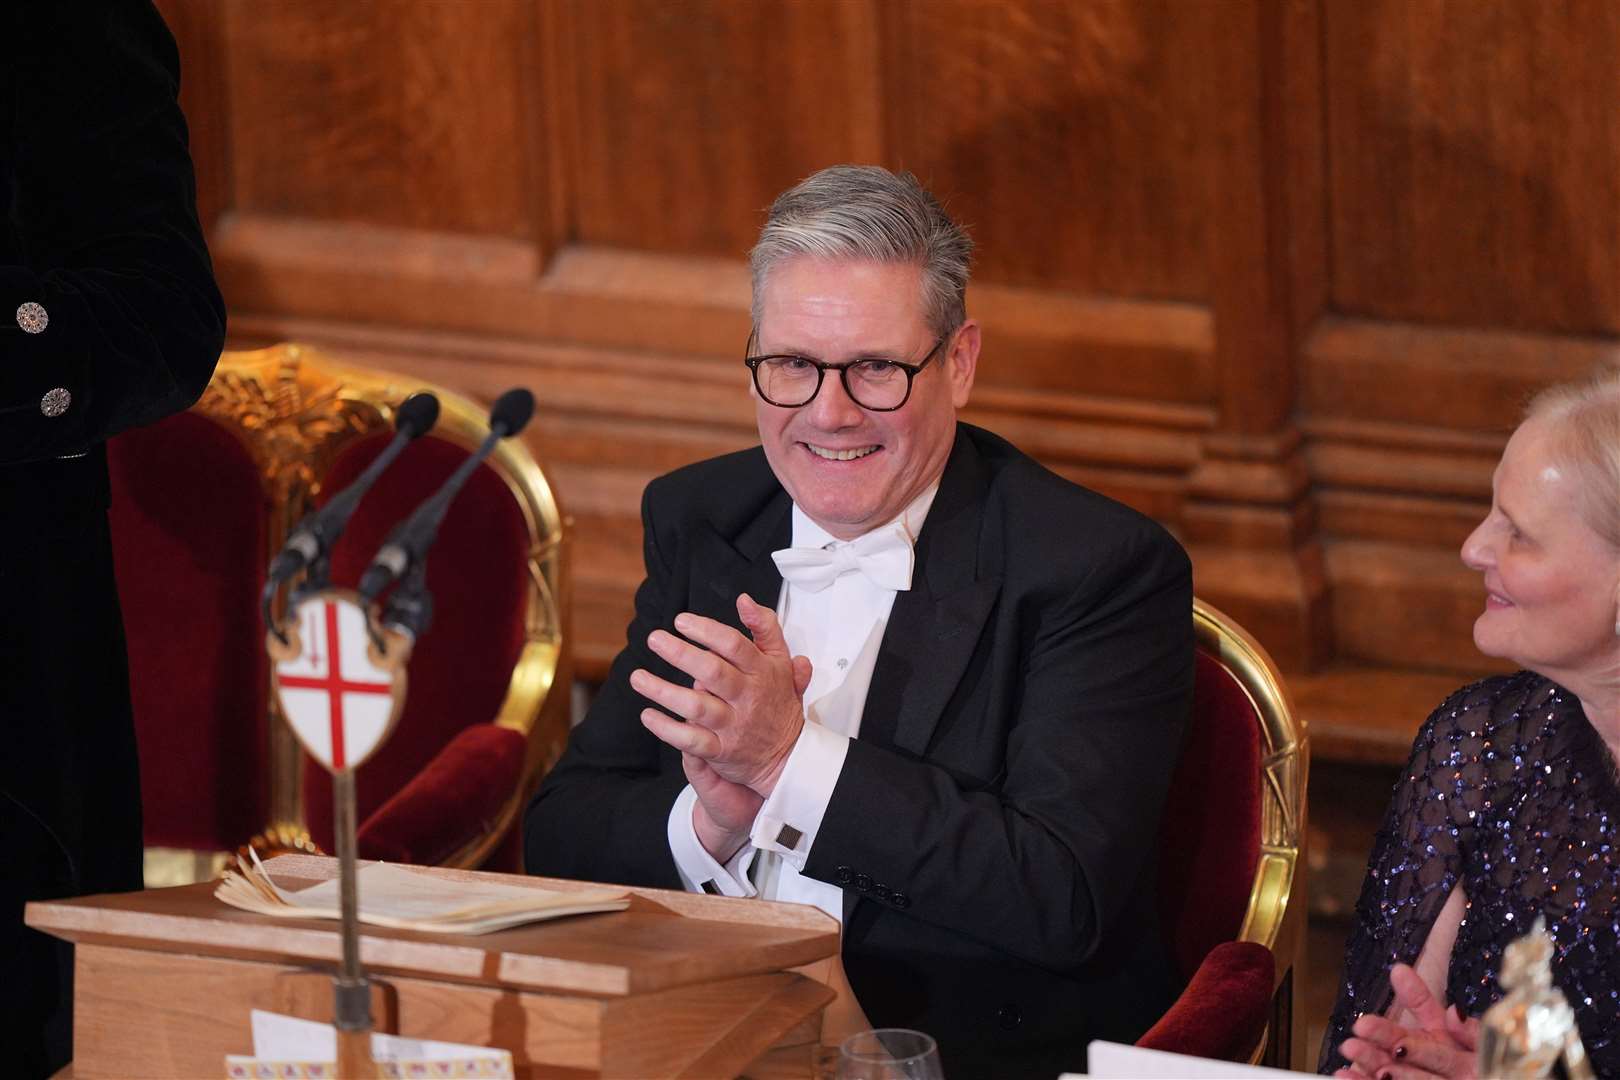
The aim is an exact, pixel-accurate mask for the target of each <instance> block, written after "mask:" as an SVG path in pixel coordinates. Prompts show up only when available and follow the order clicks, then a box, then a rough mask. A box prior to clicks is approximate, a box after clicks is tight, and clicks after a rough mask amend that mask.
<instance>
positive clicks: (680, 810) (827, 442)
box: [525, 166, 1193, 1078]
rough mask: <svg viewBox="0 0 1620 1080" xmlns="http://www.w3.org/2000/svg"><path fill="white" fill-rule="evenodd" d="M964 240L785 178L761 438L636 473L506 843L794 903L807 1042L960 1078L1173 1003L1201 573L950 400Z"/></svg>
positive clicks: (1007, 1066) (964, 328) (1147, 1020)
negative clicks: (644, 478) (617, 541)
mask: <svg viewBox="0 0 1620 1080" xmlns="http://www.w3.org/2000/svg"><path fill="white" fill-rule="evenodd" d="M969 247H970V245H969V242H968V240H967V238H966V236H965V235H964V234H963V233H962V232H961V230H960V229H959V228H958V227H957V226H956V225H955V224H954V223H952V222H951V221H950V220H949V219H948V218H947V217H946V215H945V214H944V211H943V210H942V209H941V208H940V207H939V205H938V203H937V202H935V201H934V199H933V197H932V196H930V195H928V194H927V192H925V191H923V190H922V189H921V188H920V186H919V185H917V182H916V180H915V179H914V178H912V177H910V176H909V175H901V176H895V175H894V174H891V173H888V172H886V171H885V170H882V169H876V168H860V167H853V166H840V167H835V168H833V169H828V170H824V171H823V172H822V173H818V174H817V175H816V176H814V177H811V178H810V179H809V180H806V181H805V182H804V183H803V184H801V185H800V186H799V187H798V188H796V189H794V190H792V191H790V192H788V193H786V194H785V195H783V196H782V197H781V198H780V199H778V200H777V203H776V205H775V206H774V207H773V208H772V211H771V216H770V220H769V222H768V223H767V225H766V229H765V232H764V234H762V237H761V241H760V244H759V245H758V246H757V247H756V248H755V251H754V270H755V293H754V299H755V313H754V314H755V327H756V330H755V335H754V337H753V338H752V339H751V342H750V345H751V352H752V354H753V355H752V356H751V357H750V359H749V366H750V367H752V368H753V369H754V394H755V400H756V416H757V420H758V423H759V430H760V438H761V443H762V445H761V446H759V447H756V448H754V449H751V450H746V451H742V452H740V453H735V454H730V455H727V456H725V457H720V458H716V459H713V460H710V461H705V462H700V463H698V464H696V465H691V466H688V467H687V468H684V469H681V470H679V471H677V472H675V473H672V474H670V475H668V476H664V477H661V478H659V479H657V480H655V481H653V483H651V484H649V485H648V487H647V491H646V496H645V498H644V500H643V503H642V520H643V528H644V545H645V553H646V567H647V577H646V580H645V581H644V582H643V584H642V585H641V588H640V589H639V590H638V591H637V593H636V612H635V621H634V622H633V623H632V624H631V626H630V628H629V640H628V642H627V644H626V647H625V649H624V651H623V652H621V653H620V654H619V656H618V658H617V659H616V660H615V661H614V663H613V667H612V670H611V672H610V674H609V676H608V681H607V683H606V685H605V686H604V687H603V689H602V692H601V694H600V695H599V696H598V697H597V699H596V701H595V702H594V703H593V705H592V707H591V709H590V712H589V714H588V715H587V716H586V718H585V720H584V722H583V723H582V724H581V725H580V726H579V727H578V728H576V729H575V731H574V733H573V736H572V738H571V739H570V742H569V746H568V749H567V751H566V752H565V754H564V755H563V758H562V760H561V761H560V762H559V763H558V764H557V766H556V767H555V768H554V769H553V770H552V771H551V773H550V774H549V775H548V776H547V777H546V779H545V781H544V783H543V784H542V786H541V789H540V791H539V793H538V794H537V796H536V797H535V799H534V801H533V802H532V803H531V805H530V807H529V809H528V812H527V816H526V821H525V858H526V864H527V868H528V870H529V871H530V872H531V873H537V874H547V875H551V876H557V877H570V878H582V879H592V880H600V881H610V882H623V883H629V884H640V885H651V886H663V887H668V888H677V889H678V888H686V889H690V890H702V891H705V892H710V893H716V892H718V893H725V894H727V895H733V896H763V897H767V898H772V899H779V900H783V899H786V900H794V901H798V902H806V903H814V904H816V905H817V906H819V907H821V908H822V909H823V910H824V911H826V912H827V913H828V914H830V915H832V916H833V917H834V918H837V919H838V920H839V921H840V922H841V924H842V927H843V944H842V950H841V953H842V960H843V969H844V972H845V973H846V974H847V978H848V983H849V986H850V987H852V988H853V991H854V999H855V1000H854V1001H850V1000H849V999H848V998H847V997H841V998H840V1000H839V1002H838V1003H837V1004H838V1006H839V1007H840V1008H839V1011H840V1012H842V1013H844V1015H843V1016H841V1017H840V1018H839V1022H840V1024H843V1025H845V1026H842V1028H841V1031H838V1032H833V1031H832V1030H831V1029H832V1025H833V1018H832V1017H831V1016H829V1018H828V1023H827V1024H824V1027H823V1032H822V1034H823V1038H824V1039H826V1040H829V1041H831V1040H833V1039H836V1038H837V1037H838V1036H839V1034H843V1033H847V1032H849V1031H851V1030H858V1029H859V1027H861V1026H864V1025H867V1024H870V1025H875V1026H898V1027H912V1028H919V1029H921V1030H923V1031H926V1032H928V1033H929V1034H931V1035H933V1036H934V1037H935V1038H936V1039H937V1040H938V1042H939V1047H940V1053H941V1056H942V1058H943V1064H944V1068H945V1071H946V1073H947V1075H951V1076H962V1077H967V1076H997V1077H1019V1076H1038V1077H1045V1078H1050V1077H1051V1076H1053V1075H1055V1074H1056V1073H1058V1072H1060V1071H1062V1070H1063V1069H1066V1068H1067V1069H1074V1068H1079V1067H1082V1066H1083V1065H1084V1062H1085V1046H1086V1044H1087V1042H1088V1041H1089V1040H1090V1039H1093V1038H1106V1039H1112V1040H1115V1041H1125V1042H1130V1041H1133V1040H1134V1039H1136V1038H1137V1037H1138V1036H1140V1035H1141V1034H1142V1032H1143V1031H1144V1030H1146V1028H1147V1027H1149V1026H1150V1025H1151V1024H1152V1023H1153V1022H1154V1021H1155V1020H1157V1019H1158V1017H1159V1016H1160V1015H1161V1014H1162V1013H1163V1012H1164V1010H1165V1009H1166V1008H1168V1006H1169V1005H1170V1003H1171V1002H1172V1000H1173V999H1174V995H1175V989H1176V988H1175V986H1174V981H1175V980H1174V976H1173V974H1172V973H1171V969H1170V965H1169V962H1168V958H1167V955H1166V952H1165V949H1164V946H1163V941H1162V939H1161V936H1160V930H1159V926H1158V917H1157V905H1156V903H1155V881H1154V866H1155V862H1156V858H1157V846H1156V837H1157V829H1158V819H1159V815H1160V813H1161V810H1162V805H1163V800H1164V796H1165V792H1166V789H1167V788H1168V785H1169V781H1170V775H1171V771H1172V769H1173V767H1174V765H1175V762H1176V758H1177V753H1178V747H1179V745H1180V739H1181V736H1182V733H1183V731H1184V729H1185V726H1186V722H1187V715H1188V707H1189V703H1190V700H1191V692H1192V675H1193V651H1192V580H1191V572H1190V567H1189V564H1188V560H1187V556H1186V554H1185V553H1184V552H1183V551H1182V549H1181V547H1180V545H1179V544H1177V543H1176V541H1175V540H1174V539H1172V538H1171V537H1170V535H1169V534H1168V533H1166V532H1165V531H1164V530H1163V529H1162V528H1160V527H1159V526H1158V525H1156V524H1155V523H1154V522H1152V521H1150V520H1148V519H1147V518H1145V517H1143V516H1142V515H1140V514H1138V513H1136V512H1134V511H1132V510H1130V509H1128V508H1126V507H1124V506H1121V505H1120V504H1118V503H1115V502H1113V501H1111V500H1109V499H1107V498H1104V497H1103V496H1101V495H1098V494H1096V493H1095V492H1091V491H1087V490H1086V489H1084V488H1081V487H1079V486H1078V485H1075V484H1073V483H1071V482H1069V481H1067V480H1064V479H1062V478H1061V477H1058V476H1056V475H1054V474H1053V473H1051V472H1049V471H1048V470H1046V469H1045V468H1043V467H1042V466H1041V465H1039V464H1038V463H1036V462H1035V461H1033V460H1032V459H1030V458H1029V457H1027V456H1026V455H1024V454H1023V453H1021V452H1019V451H1018V450H1017V449H1016V448H1015V447H1013V446H1012V445H1011V444H1009V443H1008V442H1006V441H1005V440H1003V439H1001V438H999V437H997V436H996V435H993V434H991V433H990V432H988V431H984V430H982V429H979V428H976V427H972V426H969V425H966V424H959V423H958V421H957V410H958V409H959V408H961V407H962V405H964V404H965V402H966V400H967V396H968V392H969V390H970V389H971V387H972V383H973V375H974V371H975V364H976V361H977V358H978V353H979V328H978V325H977V324H976V323H975V322H973V321H972V320H970V319H967V318H966V316H965V312H964V309H963V290H964V289H965V286H966V279H967V253H968V250H969ZM741 374H742V373H741V371H739V375H741ZM680 377H682V376H680V375H678V374H675V373H672V374H671V378H672V379H676V378H680ZM658 390H659V388H658V387H656V386H654V387H649V388H648V391H649V393H657V392H658ZM740 390H741V387H739V391H740ZM789 545H792V546H791V547H790V546H789ZM767 605H769V606H768V607H767ZM773 608H774V609H775V610H774V611H773V610H772V609H773ZM779 613H780V620H779V619H778V614H779ZM745 630H746V632H745ZM654 704H656V705H657V706H660V708H657V709H655V708H651V707H650V706H651V705H654ZM671 714H673V716H675V717H680V718H681V720H683V721H685V722H679V721H677V720H675V719H672V716H671ZM828 974H829V978H830V981H832V982H833V985H835V986H836V985H838V980H837V973H836V972H829V973H828ZM850 1005H854V1006H857V1007H856V1008H854V1009H848V1008H847V1006H850ZM863 1014H864V1015H863Z"/></svg>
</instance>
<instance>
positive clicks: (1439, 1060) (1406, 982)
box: [1333, 964, 1479, 1080]
mask: <svg viewBox="0 0 1620 1080" xmlns="http://www.w3.org/2000/svg"><path fill="white" fill-rule="evenodd" d="M1389 984H1390V987H1391V988H1392V989H1393V990H1394V991H1395V1008H1394V1009H1393V1010H1391V1015H1392V1016H1394V1017H1396V1018H1397V1019H1389V1018H1386V1017H1383V1016H1374V1015H1372V1014H1370V1013H1369V1014H1368V1015H1366V1016H1362V1017H1360V1018H1359V1019H1357V1020H1356V1023H1355V1027H1354V1028H1353V1029H1352V1030H1353V1031H1354V1032H1355V1036H1354V1037H1353V1038H1349V1039H1346V1040H1344V1042H1343V1043H1341V1044H1340V1046H1339V1052H1340V1053H1342V1054H1343V1055H1344V1056H1345V1059H1346V1060H1347V1061H1349V1062H1350V1067H1349V1068H1346V1069H1340V1070H1339V1071H1338V1072H1336V1073H1334V1074H1333V1075H1335V1076H1340V1077H1355V1078H1358V1080H1366V1078H1372V1080H1426V1078H1428V1077H1437V1076H1438V1077H1448V1078H1450V1080H1474V1078H1475V1077H1477V1076H1478V1075H1479V1074H1478V1070H1477V1063H1478V1056H1477V1055H1478V1047H1479V1021H1478V1020H1477V1019H1468V1020H1464V1019H1463V1018H1462V1014H1461V1013H1459V1012H1458V1011H1457V1007H1456V1006H1455V1005H1452V1006H1450V1007H1449V1008H1442V1007H1441V1005H1440V1003H1439V1002H1438V1001H1436V1000H1435V998H1434V995H1433V994H1432V993H1430V992H1429V988H1428V986H1427V985H1425V983H1424V982H1423V979H1422V978H1421V977H1419V975H1418V973H1417V972H1416V971H1414V970H1412V968H1411V967H1409V966H1407V965H1406V964H1396V965H1395V966H1394V967H1393V968H1391V969H1390V972H1389Z"/></svg>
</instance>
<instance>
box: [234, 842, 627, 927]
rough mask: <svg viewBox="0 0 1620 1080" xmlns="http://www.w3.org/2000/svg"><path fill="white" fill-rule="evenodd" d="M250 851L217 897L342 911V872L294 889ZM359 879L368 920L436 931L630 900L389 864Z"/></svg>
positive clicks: (304, 912)
mask: <svg viewBox="0 0 1620 1080" xmlns="http://www.w3.org/2000/svg"><path fill="white" fill-rule="evenodd" d="M249 854H251V855H252V856H253V862H252V864H251V865H249V864H248V863H247V862H246V861H245V860H244V859H243V858H242V857H241V856H240V855H238V856H237V857H236V866H237V868H236V869H235V870H231V869H229V868H227V869H226V871H225V876H224V877H223V878H222V879H221V880H220V883H219V887H218V888H217V889H215V890H214V896H215V897H217V898H218V899H220V900H223V901H224V902H225V903H227V904H230V905H231V906H232V907H238V908H241V909H242V910H243V911H252V912H257V913H258V914H260V915H274V916H277V917H280V918H289V919H336V918H340V917H341V915H340V912H339V910H338V905H339V899H338V881H337V879H336V878H333V879H332V880H330V881H323V882H321V883H320V884H318V885H314V886H311V887H310V888H307V889H302V890H299V891H296V892H294V891H289V890H286V889H283V888H281V887H280V886H279V885H277V884H276V883H275V881H274V880H273V879H272V878H271V877H270V874H269V872H268V871H267V870H265V868H264V864H263V863H262V862H260V861H259V855H258V852H255V851H252V850H251V849H250V851H249ZM356 882H357V885H358V889H359V893H360V921H361V922H364V923H371V924H373V925H375V926H389V927H393V928H394V929H396V930H424V931H427V932H429V933H435V934H487V933H490V932H491V931H493V930H505V929H506V928H507V927H511V926H518V925H521V924H523V923H530V922H540V921H541V920H543V919H557V918H561V917H562V916H564V915H583V914H586V913H587V912H593V911H621V910H623V909H624V908H625V907H627V906H629V903H630V900H629V898H628V897H627V896H626V895H625V893H624V891H623V890H615V889H591V890H587V891H582V892H572V891H570V892H558V891H557V890H554V889H541V888H529V887H527V886H523V885H504V884H501V883H499V882H483V881H480V882H470V881H445V880H443V879H442V878H436V877H430V876H428V875H427V874H421V873H417V872H415V871H413V870H411V869H410V868H409V867H404V866H394V865H391V864H389V863H369V864H366V865H362V866H361V867H360V868H359V870H358V872H357V874H356Z"/></svg>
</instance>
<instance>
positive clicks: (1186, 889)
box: [1159, 650, 1270, 995]
mask: <svg viewBox="0 0 1620 1080" xmlns="http://www.w3.org/2000/svg"><path fill="white" fill-rule="evenodd" d="M1195 677H1196V688H1195V690H1194V693H1193V715H1192V723H1191V726H1190V728H1189V730H1188V732H1187V741H1186V745H1185V746H1184V747H1183V749H1182V752H1181V760H1180V761H1179V762H1178V763H1177V765H1176V771H1175V777H1174V779H1173V781H1172V782H1171V785H1170V796H1169V799H1168V800H1167V802H1166V805H1165V814H1164V821H1163V823H1162V824H1161V825H1160V828H1159V837H1160V841H1161V851H1160V860H1159V913H1160V917H1161V920H1162V925H1163V926H1164V930H1165V934H1166V936H1167V937H1168V939H1169V940H1170V942H1171V947H1172V951H1173V953H1174V956H1175V961H1176V964H1177V966H1178V967H1179V969H1180V971H1181V974H1182V977H1183V978H1191V977H1192V974H1193V973H1194V972H1195V971H1197V970H1199V965H1200V964H1201V963H1202V962H1203V960H1204V957H1205V955H1207V954H1208V953H1209V951H1210V950H1211V949H1213V948H1215V946H1217V945H1219V944H1220V943H1222V942H1226V941H1231V940H1232V939H1233V938H1235V937H1237V934H1238V930H1239V929H1240V928H1241V927H1242V925H1243V916H1244V913H1245V912H1246V911H1247V910H1248V905H1249V892H1250V890H1251V888H1252V887H1253V885H1254V871H1255V867H1256V866H1257V865H1258V863H1259V859H1260V806H1261V788H1260V730H1259V726H1258V724H1257V723H1256V718H1255V711H1254V706H1253V704H1252V703H1251V702H1250V701H1249V698H1248V695H1247V694H1245V693H1244V691H1243V687H1242V685H1241V684H1240V683H1239V682H1238V681H1237V679H1235V678H1234V677H1233V676H1232V674H1231V673H1230V672H1228V671H1227V670H1226V669H1225V668H1223V667H1222V666H1221V665H1220V664H1219V663H1218V662H1216V661H1215V660H1214V659H1213V658H1211V657H1210V656H1208V655H1206V654H1205V653H1204V652H1203V651H1201V650H1200V651H1199V653H1198V655H1197V667H1196V676H1195ZM1269 993H1270V987H1269V985H1268V987H1267V994H1268V995H1269Z"/></svg>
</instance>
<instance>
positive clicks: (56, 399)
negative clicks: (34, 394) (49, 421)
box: [39, 386, 73, 417]
mask: <svg viewBox="0 0 1620 1080" xmlns="http://www.w3.org/2000/svg"><path fill="white" fill-rule="evenodd" d="M71 404H73V395H72V394H70V393H68V392H67V391H66V390H64V389H63V388H62V387H60V386H58V387H57V388H56V389H55V390H47V391H45V396H44V397H42V398H40V399H39V411H40V412H42V413H44V414H45V415H46V416H50V417H57V416H61V415H62V414H63V413H65V412H67V411H68V406H69V405H71Z"/></svg>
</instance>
